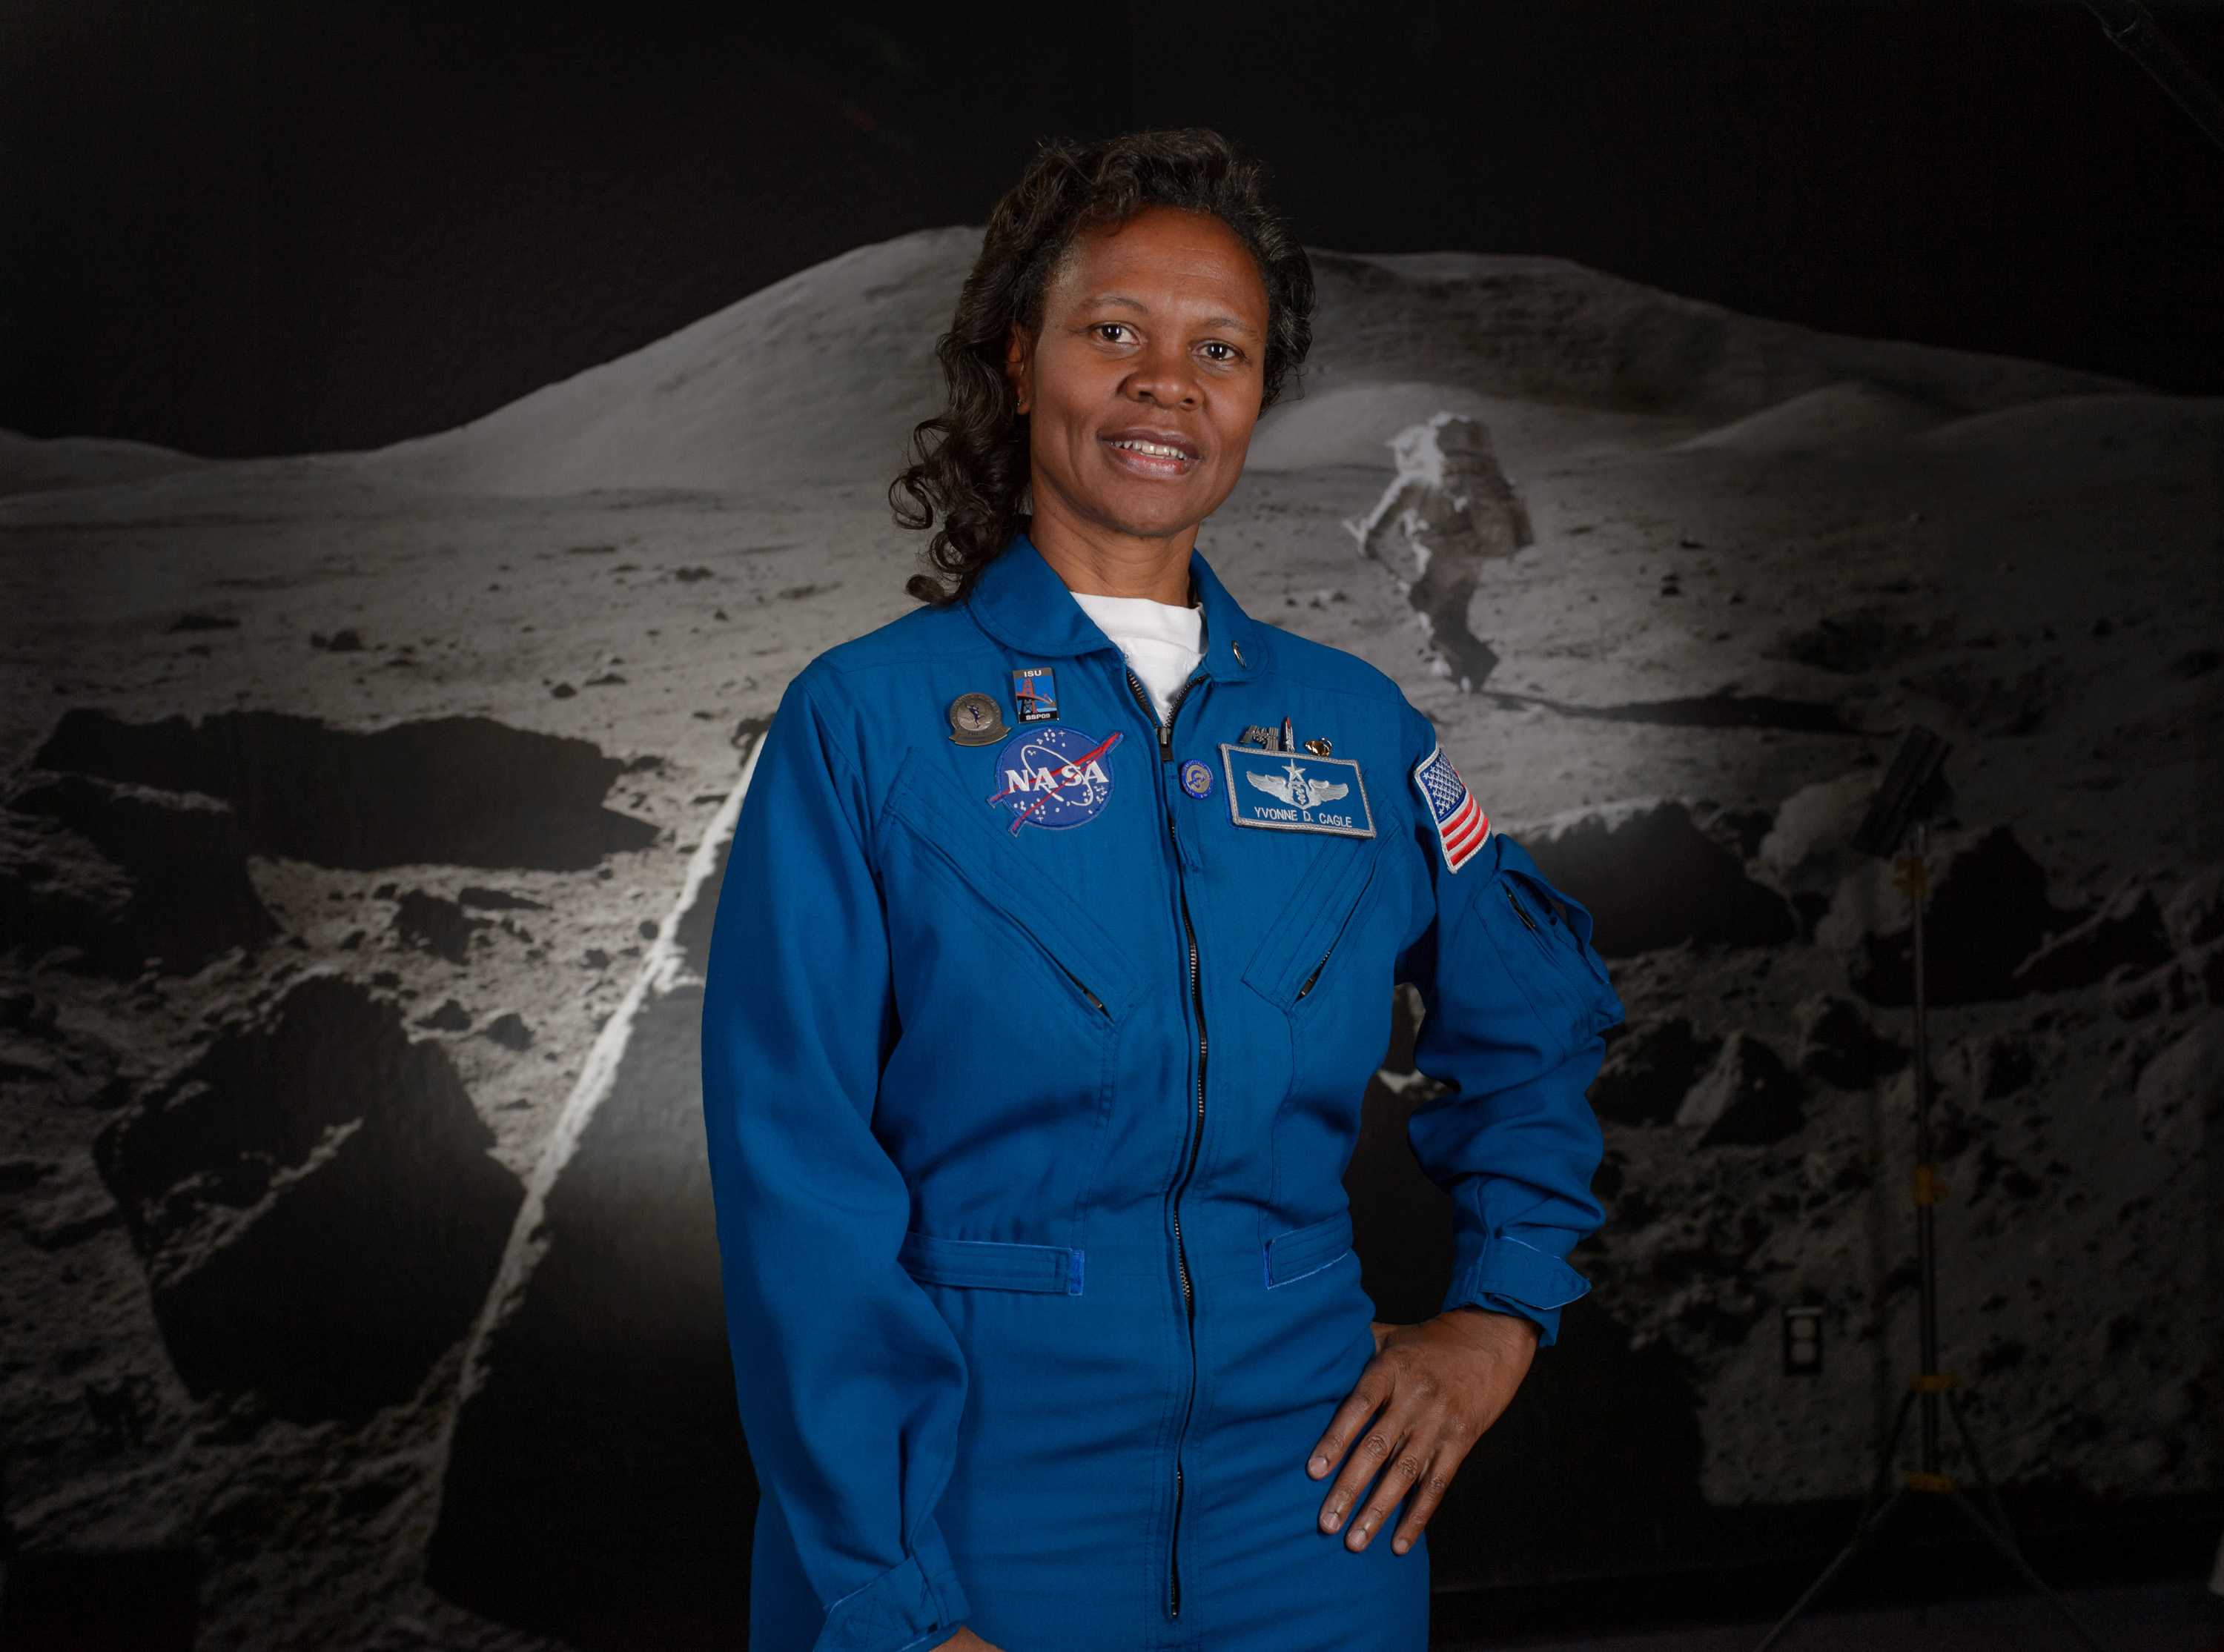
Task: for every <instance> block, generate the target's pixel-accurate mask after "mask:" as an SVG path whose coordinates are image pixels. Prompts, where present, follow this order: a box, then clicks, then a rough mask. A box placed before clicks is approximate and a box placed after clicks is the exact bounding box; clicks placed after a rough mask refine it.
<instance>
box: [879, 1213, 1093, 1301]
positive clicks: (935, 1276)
mask: <svg viewBox="0 0 2224 1652" xmlns="http://www.w3.org/2000/svg"><path fill="white" fill-rule="evenodd" d="M896 1260H897V1261H899V1262H900V1263H902V1264H903V1265H904V1268H905V1270H906V1271H907V1272H908V1273H910V1275H911V1276H912V1277H913V1278H914V1279H917V1280H918V1281H919V1282H920V1283H922V1284H929V1285H979V1286H983V1287H986V1288H988V1289H994V1290H1039V1291H1055V1292H1058V1293H1060V1294H1063V1295H1065V1296H1080V1295H1081V1262H1082V1252H1080V1251H1079V1250H1077V1248H1075V1247H1074V1246H1072V1245H1016V1244H1008V1243H1006V1242H1005V1241H1003V1240H1001V1239H945V1238H944V1237H943V1236H942V1235H940V1234H938V1233H920V1232H919V1231H918V1229H916V1228H913V1229H912V1230H911V1231H910V1232H908V1233H906V1234H905V1235H904V1237H903V1245H902V1246H901V1247H900V1249H899V1250H898V1251H897V1252H896Z"/></svg>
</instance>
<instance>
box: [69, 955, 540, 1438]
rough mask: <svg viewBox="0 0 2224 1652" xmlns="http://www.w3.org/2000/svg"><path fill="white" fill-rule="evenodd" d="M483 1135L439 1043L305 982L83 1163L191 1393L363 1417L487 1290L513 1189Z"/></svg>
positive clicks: (120, 1126) (346, 986) (439, 1347)
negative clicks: (88, 1164)
mask: <svg viewBox="0 0 2224 1652" xmlns="http://www.w3.org/2000/svg"><path fill="white" fill-rule="evenodd" d="M492 1140H493V1138H492V1136H491V1134H490V1132H488V1130H487V1128H486V1126H484V1125H483V1124H481V1123H480V1121H479V1118H478V1115H477V1113H476V1112H474V1111H473V1110H472V1107H471V1099H470V1097H469V1096H468V1095H466V1094H464V1088H463V1086H462V1084H461V1083H460V1082H459V1081H458V1079H457V1077H456V1075H455V1071H454V1069H452V1067H451V1066H450V1065H449V1062H448V1060H447V1057H446V1056H445V1055H443V1054H442V1053H441V1051H440V1049H439V1045H438V1044H436V1043H412V1042H411V1041H410V1040H409V1038H408V1035H407V1034H406V1033H405V1032H404V1031H403V1029H402V1026H401V1018H400V1017H399V1016H398V1015H397V1014H396V1013H395V1011H394V1009H393V1008H392V1007H391V1006H389V1005H386V1004H382V1003H380V1002H379V1001H377V1000H376V999H373V998H372V997H370V994H368V993H365V992H364V991H363V989H362V988H361V987H357V986H355V985H354V984H353V983H351V982H349V981H347V980H342V979H340V978H338V977H337V976H332V975H328V974H311V975H309V976H307V977H306V978H304V979H303V980H299V981H297V982H296V983H294V986H293V987H290V988H289V989H288V990H287V992H286V993H285V994H284V995H283V997H282V998H281V999H279V1000H278V1002H277V1003H276V1004H275V1006H272V1008H271V1009H270V1010H269V1012H267V1013H266V1014H265V1015H264V1016H262V1018H259V1019H258V1020H256V1022H254V1023H253V1024H250V1025H243V1026H239V1027H236V1028H234V1029H232V1030H231V1031H229V1032H227V1033H226V1034H225V1035H224V1037H221V1038H219V1039H218V1041H217V1042H216V1043H214V1044H212V1045H211V1046H210V1047H209V1049H208V1050H207V1051H206V1053H205V1054H204V1055H203V1056H201V1057H200V1058H199V1059H198V1060H197V1061H195V1062H193V1063H192V1064H191V1065H190V1066H188V1067H187V1068H186V1069H184V1070H182V1071H181V1072H180V1073H178V1074H177V1075H175V1076H174V1078H172V1079H171V1080H170V1081H167V1083H165V1084H163V1085H161V1086H160V1087H159V1088H156V1089H155V1090H153V1091H151V1092H149V1093H148V1094H147V1095H146V1096H145V1097H144V1099H143V1100H142V1101H141V1102H140V1103H139V1104H138V1105H137V1106H136V1107H134V1108H132V1109H131V1110H130V1112H128V1113H125V1114H124V1115H123V1117H121V1118H119V1119H117V1120H116V1121H115V1122H114V1123H112V1124H111V1125H110V1126H108V1127H107V1128H106V1129H104V1131H102V1132H101V1133H100V1135H99V1136H98V1138H96V1141H95V1144H94V1159H95V1163H97V1164H98V1167H99V1171H100V1175H101V1177H102V1179H103V1180H104V1182H106V1183H107V1185H108V1189H109V1190H110V1192H111V1194H112V1195H114V1197H115V1200H116V1202H117V1205H118V1206H119V1207H121V1208H122V1211H123V1219H124V1222H125V1224H126V1226H127V1227H128V1228H129V1230H130V1236H131V1239H132V1243H133V1245H135V1247H136V1249H137V1251H138V1252H139V1255H140V1257H141V1258H142V1262H143V1263H144V1265H145V1267H146V1271H147V1280H148V1289H149V1290H150V1292H151V1294H152V1297H153V1303H154V1308H155V1319H156V1321H157V1322H158V1323H159V1325H160V1327H161V1334H162V1339H163V1341H164V1343H165V1345H166V1346H167V1347H168V1349H169V1352H170V1357H171V1360H172V1363H173V1365H174V1366H175V1368H176V1370H177V1372H178V1375H179V1377H180V1378H181V1379H182V1380H183V1381H184V1383H185V1384H186V1387H187V1389H188V1390H190V1391H192V1392H193V1393H194V1394H196V1395H199V1394H205V1393H208V1392H210V1391H212V1390H250V1389H251V1390H259V1391H260V1392H261V1393H262V1394H263V1395H264V1396H266V1397H268V1399H269V1402H270V1403H271V1405H272V1408H273V1409H274V1410H275V1412H276V1413H277V1414H278V1415H280V1416H285V1417H287V1418H290V1419H294V1420H300V1421H309V1420H314V1419H321V1418H330V1417H342V1418H353V1419H357V1420H360V1419H361V1418H362V1417H363V1416H365V1415H367V1414H368V1413H369V1412H370V1411H372V1410H375V1409H377V1408H379V1407H381V1406H385V1405H394V1404H399V1403H403V1402H406V1401H407V1400H408V1399H409V1398H410V1397H412V1396H413V1395H414V1393H415V1392H416V1390H417V1386H418V1384H420V1382H422V1381H423V1380H424V1378H425V1376H426V1373H427V1372H428V1371H430V1370H431V1368H432V1365H433V1361H434V1359H437V1358H438V1357H439V1354H440V1353H441V1352H442V1351H443V1350H445V1348H447V1347H448V1346H450V1345H452V1343H453V1342H454V1341H455V1340H456V1339H457V1338H458V1336H459V1335H460V1334H462V1332H463V1329H464V1327H465V1325H466V1324H468V1323H469V1321H470V1319H471V1315H473V1313H474V1312H475V1311H476V1310H477V1307H478V1304H479V1302H481V1300H482V1299H483V1297H484V1296H485V1293H486V1289H487V1286H488V1284H489V1283H490V1281H491V1279H492V1277H493V1274H494V1270H495V1267H496V1264H497V1263H498V1262H499V1261H500V1259H501V1254H502V1244H503V1241H504V1240H505V1239H506V1238H507V1236H508V1233H509V1223H510V1219H511V1217H512V1216H513V1215H515V1213H516V1210H517V1207H518V1204H519V1202H520V1201H521V1199H522V1197H523V1190H522V1189H521V1187H520V1185H519V1183H518V1182H517V1179H516V1178H515V1176H512V1175H511V1174H510V1173H509V1171H508V1170H504V1169H503V1168H502V1166H501V1165H500V1164H498V1163H496V1162H495V1161H494V1160H493V1159H492V1158H491V1157H489V1156H488V1153H487V1151H486V1150H487V1149H488V1147H489V1146H490V1144H491V1143H492Z"/></svg>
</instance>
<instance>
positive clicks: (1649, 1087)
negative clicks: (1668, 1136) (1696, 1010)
mask: <svg viewBox="0 0 2224 1652" xmlns="http://www.w3.org/2000/svg"><path fill="white" fill-rule="evenodd" d="M1721 1049H1722V1040H1721V1039H1720V1038H1715V1037H1709V1038H1702V1037H1697V1036H1696V1035H1695V1034H1694V1033H1693V1032H1692V1031H1691V1022H1690V1018H1689V1017H1688V1016H1681V1015H1677V1016H1671V1017H1667V1018H1664V1019H1659V1020H1652V1021H1647V1022H1646V1023H1645V1024H1644V1025H1640V1026H1638V1027H1634V1028H1632V1029H1630V1030H1629V1031H1628V1032H1627V1034H1626V1035H1625V1036H1624V1037H1621V1038H1618V1039H1616V1040H1615V1041H1614V1045H1613V1047H1612V1049H1611V1050H1608V1054H1607V1057H1606V1060H1605V1062H1603V1063H1602V1066H1601V1068H1600V1070H1599V1075H1598V1077H1597V1079H1596V1080H1595V1081H1593V1083H1592V1085H1591V1091H1590V1096H1591V1107H1592V1110H1593V1111H1595V1113H1597V1114H1598V1116H1599V1117H1600V1118H1602V1119H1612V1120H1614V1122H1615V1123H1617V1124H1626V1125H1665V1124H1667V1123H1669V1122H1670V1121H1671V1120H1672V1119H1674V1118H1675V1117H1676V1113H1677V1108H1679V1107H1682V1106H1683V1105H1684V1097H1685V1096H1686V1095H1688V1094H1690V1091H1691V1088H1692V1086H1693V1085H1695V1084H1696V1083H1697V1082H1698V1081H1699V1078H1700V1075H1702V1074H1703V1073H1704V1072H1705V1071H1706V1070H1707V1068H1708V1064H1709V1062H1712V1061H1713V1059H1714V1057H1715V1054H1716V1052H1717V1051H1719V1050H1721Z"/></svg>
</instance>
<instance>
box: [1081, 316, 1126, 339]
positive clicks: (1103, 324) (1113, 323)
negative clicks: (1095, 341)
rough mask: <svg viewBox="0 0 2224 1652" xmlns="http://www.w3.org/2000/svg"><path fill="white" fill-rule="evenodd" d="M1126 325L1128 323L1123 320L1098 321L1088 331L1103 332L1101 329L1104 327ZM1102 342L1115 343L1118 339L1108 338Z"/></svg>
mask: <svg viewBox="0 0 2224 1652" xmlns="http://www.w3.org/2000/svg"><path fill="white" fill-rule="evenodd" d="M1126 325H1128V324H1127V323H1126V322H1124V321H1100V322H1098V323H1097V324H1096V326H1094V327H1093V328H1091V329H1090V331H1092V332H1100V333H1101V332H1103V331H1104V329H1106V328H1107V327H1125V326H1126ZM1104 342H1105V343H1106V344H1117V343H1118V342H1119V341H1118V340H1117V339H1112V338H1108V339H1106V340H1105V341H1104Z"/></svg>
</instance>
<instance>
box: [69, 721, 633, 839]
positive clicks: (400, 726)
mask: <svg viewBox="0 0 2224 1652" xmlns="http://www.w3.org/2000/svg"><path fill="white" fill-rule="evenodd" d="M33 761H34V762H35V763H36V764H37V766H39V767H41V768H46V769H57V770H66V771H69V772H74V773H79V774H90V775H98V776H100V777H102V778H104V779H111V780H123V781H133V782H136V783H138V784H140V785H150V786H160V787H163V788H166V789H167V790H171V791H199V792H203V793H205V794H206V795H208V796H210V797H212V798H222V799H223V800H224V801H225V802H226V803H228V804H231V806H232V808H233V809H234V810H236V811H237V815H238V818H239V822H240V829H241V831H242V834H243V837H244V839H245V841H246V842H247V844H248V846H249V848H250V849H252V850H253V851H254V852H255V853H256V854H276V855H284V856H287V858H289V859H293V860H299V861H311V862H313V863H314V864H316V865H318V866H325V867H346V868H349V869H351V870H357V871H361V870H365V869H369V868H372V867H391V866H411V865H417V864H420V863H424V862H428V861H431V862H442V863H445V864H448V865H452V866H478V867H535V868H539V869H541V870H546V871H554V872H578V871H584V870H585V869H587V868H589V867H594V866H596V865H597V864H598V863H599V862H600V861H603V859H604V858H605V857H606V856H608V855H610V854H618V853H621V852H622V851H625V850H629V849H640V848H648V847H649V846H650V845H651V844H653V843H654V842H656V837H657V829H656V828H655V826H654V825H653V824H651V823H649V822H648V821H645V820H639V819H635V818H634V817H631V816H629V815H624V814H621V813H619V812H618V811H617V810H614V809H610V808H606V807H604V806H603V797H604V796H605V795H606V794H607V793H608V792H609V791H610V786H611V785H612V784H614V783H615V782H616V779H617V777H618V776H619V775H620V774H622V773H623V772H625V770H626V767H627V765H626V763H625V762H624V760H622V759H619V758H616V757H609V756H605V755H604V754H603V752H602V749H601V748H600V747H597V746H596V745H595V744H594V743H593V742H592V741H585V740H579V739H576V738H572V737H570V736H565V735H544V734H540V733H538V732H536V731H534V730H531V729H526V728H512V727H511V726H510V725H509V724H508V723H504V722H496V721H495V720H494V719H493V718H491V717H477V716H447V717H428V718H423V719H420V720H417V721H414V722H397V723H394V724H391V725H389V727H387V728H377V729H371V730H369V731H363V730H357V729H351V728H335V727H333V726H332V725H331V724H329V723H326V722H323V721H322V720H321V719H319V718H316V717H303V716H294V715H293V714H291V713H289V712H281V711H219V712H213V713H211V714H210V715H208V716H204V717H202V718H201V719H200V720H199V722H188V721H187V720H186V718H184V717H164V718H162V719H161V720H160V721H159V722H140V723H135V722H125V721H123V719H122V718H119V717H117V716H113V715H111V713H109V712H107V711H104V710H99V709H87V708H84V707H79V708H74V709H71V710H69V711H67V712H65V713H64V714H63V715H62V716H61V718H60V721H59V722H57V723H56V724H55V725H54V730H53V732H52V733H51V734H49V735H47V738H46V740H45V741H44V742H42V743H41V746H40V747H39V749H38V753H37V754H36V756H35V758H34V759H33Z"/></svg>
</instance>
